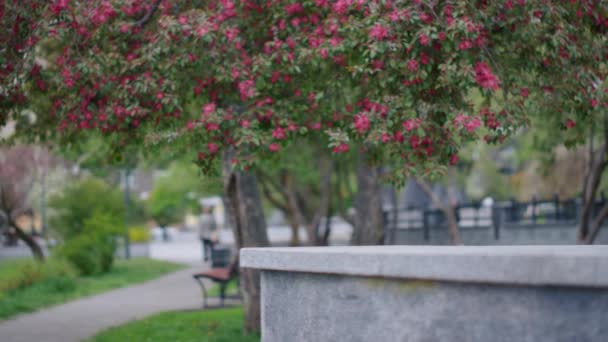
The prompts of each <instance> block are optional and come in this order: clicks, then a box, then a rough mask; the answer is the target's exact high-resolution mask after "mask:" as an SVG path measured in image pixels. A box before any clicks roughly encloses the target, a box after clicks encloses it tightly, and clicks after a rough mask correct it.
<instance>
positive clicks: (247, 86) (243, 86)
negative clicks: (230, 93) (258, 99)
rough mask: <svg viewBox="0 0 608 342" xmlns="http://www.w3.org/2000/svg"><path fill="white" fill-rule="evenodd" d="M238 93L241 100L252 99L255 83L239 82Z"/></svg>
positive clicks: (248, 81)
mask: <svg viewBox="0 0 608 342" xmlns="http://www.w3.org/2000/svg"><path fill="white" fill-rule="evenodd" d="M238 87H239V92H240V94H241V100H243V101H245V100H247V99H249V98H252V97H253V96H254V95H255V81H254V80H245V81H241V82H239V85H238Z"/></svg>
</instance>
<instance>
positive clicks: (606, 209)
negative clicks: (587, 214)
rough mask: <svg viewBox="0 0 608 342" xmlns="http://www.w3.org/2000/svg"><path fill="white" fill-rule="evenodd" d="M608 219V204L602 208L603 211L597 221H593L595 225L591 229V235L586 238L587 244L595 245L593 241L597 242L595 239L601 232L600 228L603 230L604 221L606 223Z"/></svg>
mask: <svg viewBox="0 0 608 342" xmlns="http://www.w3.org/2000/svg"><path fill="white" fill-rule="evenodd" d="M606 218H608V203H607V204H605V205H604V207H602V210H600V213H599V214H598V215H597V217H596V218H595V220H593V225H592V227H591V231H590V232H589V234H587V238H585V243H587V244H592V243H593V241H594V240H595V238H596V236H597V233H598V232H599V231H600V228H602V225H603V224H604V221H606Z"/></svg>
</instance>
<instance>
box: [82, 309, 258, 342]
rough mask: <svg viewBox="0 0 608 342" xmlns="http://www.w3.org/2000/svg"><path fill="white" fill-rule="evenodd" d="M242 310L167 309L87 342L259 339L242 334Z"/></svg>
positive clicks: (192, 341)
mask: <svg viewBox="0 0 608 342" xmlns="http://www.w3.org/2000/svg"><path fill="white" fill-rule="evenodd" d="M242 325H243V309H242V308H240V307H239V308H228V309H214V310H207V311H189V312H164V313H161V314H158V315H154V316H151V317H148V318H145V319H142V320H139V321H133V322H130V323H127V324H125V325H121V326H118V327H115V328H110V329H108V330H105V331H102V332H101V333H99V334H98V335H96V336H94V337H93V338H91V339H89V340H87V341H88V342H116V341H146V342H165V341H171V342H236V341H238V342H254V341H255V342H259V341H260V337H259V336H258V335H244V334H243V329H242Z"/></svg>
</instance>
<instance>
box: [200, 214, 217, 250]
mask: <svg viewBox="0 0 608 342" xmlns="http://www.w3.org/2000/svg"><path fill="white" fill-rule="evenodd" d="M199 238H200V239H201V244H202V248H203V261H205V262H206V261H208V260H209V259H211V256H212V252H213V245H214V244H215V243H216V242H217V224H216V222H215V217H214V216H213V206H208V205H205V206H203V207H202V213H201V215H200V216H199Z"/></svg>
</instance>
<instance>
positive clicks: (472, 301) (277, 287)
mask: <svg viewBox="0 0 608 342" xmlns="http://www.w3.org/2000/svg"><path fill="white" fill-rule="evenodd" d="M330 258H332V259H333V258H334V255H330ZM329 262H331V261H329ZM262 340H263V341H264V342H284V341H290V342H299V341H302V342H303V341H315V342H324V341H349V342H359V341H360V342H368V341H375V342H383V341H387V342H388V341H390V342H393V341H407V342H427V341H428V342H603V341H607V340H608V290H607V289H605V288H604V289H602V288H577V287H572V288H565V287H541V286H536V287H524V286H502V285H490V284H476V283H472V284H465V283H450V282H433V281H417V280H397V279H393V280H391V279H380V278H362V277H352V276H343V275H330V274H311V273H298V272H278V271H264V272H262Z"/></svg>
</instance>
